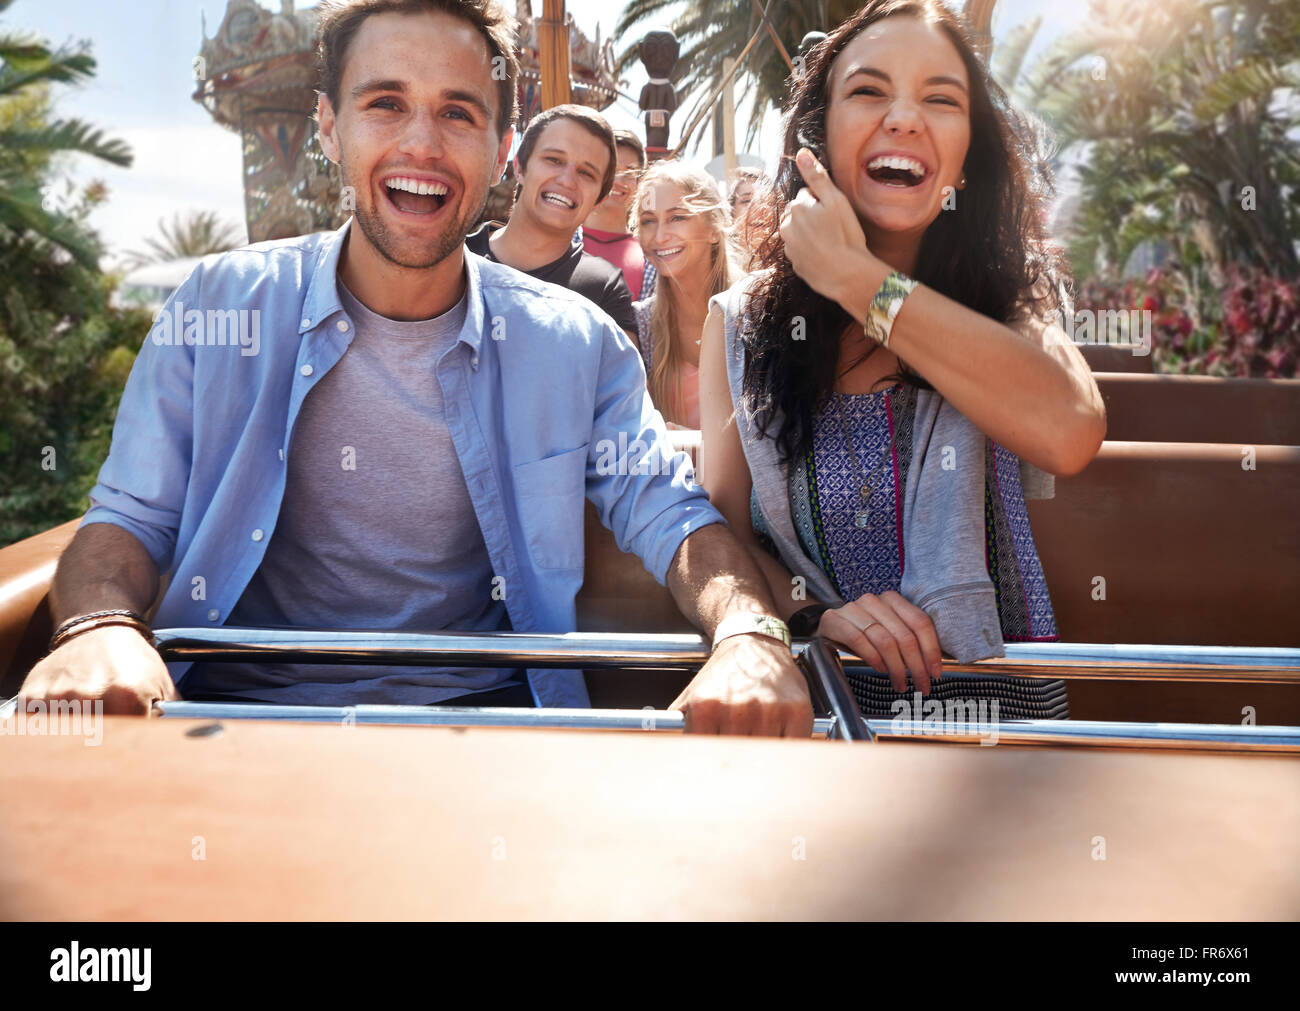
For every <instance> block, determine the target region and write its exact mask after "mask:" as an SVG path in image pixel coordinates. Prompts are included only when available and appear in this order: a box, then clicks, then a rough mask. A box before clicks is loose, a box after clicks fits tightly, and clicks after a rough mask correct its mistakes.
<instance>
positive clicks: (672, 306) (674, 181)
mask: <svg viewBox="0 0 1300 1011" xmlns="http://www.w3.org/2000/svg"><path fill="white" fill-rule="evenodd" d="M659 183H670V184H671V185H673V186H676V187H677V188H678V189H679V190H681V192H682V205H683V206H684V207H685V208H686V211H687V213H688V214H690V215H691V216H694V215H697V214H705V215H708V218H709V223H710V225H711V226H712V229H711V230H712V232H713V234H714V237H715V239H716V241H715V242H714V243H713V244H712V248H711V251H710V253H709V277H708V285H707V291H708V293H709V295H716V294H718V293H719V292H723V291H726V290H727V289H728V288H730V287H731V285H732V282H733V281H735V280H736V279H737V278H738V277H739V272H738V271H737V269H736V267H735V265H734V264H733V263H732V260H731V248H730V245H731V244H730V242H729V241H728V231H729V229H730V227H731V213H730V211H728V209H727V202H726V200H725V199H724V198H723V196H722V191H721V190H720V189H719V188H718V184H717V182H716V181H714V178H713V176H711V175H709V173H707V172H705V171H704V170H703V169H701V168H696V167H695V166H693V165H687V164H685V163H684V162H680V161H672V160H667V159H665V160H663V161H657V162H655V163H654V164H653V165H651V166H650V168H649V169H648V170H647V171H646V173H645V174H644V175H643V176H642V177H641V181H640V183H639V185H638V186H637V191H636V198H635V200H633V202H632V208H631V221H632V223H633V226H634V227H635V228H636V230H637V232H638V237H639V233H640V230H641V209H642V204H643V202H644V201H645V199H646V195H647V194H649V193H650V192H652V191H653V188H654V186H656V185H657V184H659ZM679 316H680V314H679V312H678V307H677V296H676V291H675V289H674V286H673V283H672V279H671V278H669V277H668V276H667V275H665V274H662V273H661V274H660V275H659V280H658V281H657V282H656V284H655V293H654V301H653V303H652V304H651V308H650V368H649V371H648V375H647V376H646V385H647V387H648V388H649V390H650V399H651V400H652V401H654V405H655V407H657V408H658V409H659V412H660V413H661V414H662V415H663V416H664V419H665V420H666V421H671V422H673V423H675V424H684V423H685V420H684V419H683V417H682V415H683V413H684V408H683V405H682V394H681V383H680V381H679V379H678V377H679V376H680V374H681V368H682V364H683V358H682V353H681V349H680V348H679V347H678V346H677V341H676V339H675V335H676V334H677V329H678V320H679Z"/></svg>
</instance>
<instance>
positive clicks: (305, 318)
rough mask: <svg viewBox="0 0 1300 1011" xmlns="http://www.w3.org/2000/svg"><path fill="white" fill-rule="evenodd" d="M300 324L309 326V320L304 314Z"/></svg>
mask: <svg viewBox="0 0 1300 1011" xmlns="http://www.w3.org/2000/svg"><path fill="white" fill-rule="evenodd" d="M302 325H303V326H311V320H309V319H308V318H307V317H306V316H304V317H303V318H302Z"/></svg>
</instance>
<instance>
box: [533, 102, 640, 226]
mask: <svg viewBox="0 0 1300 1011" xmlns="http://www.w3.org/2000/svg"><path fill="white" fill-rule="evenodd" d="M557 119H571V120H573V121H574V122H575V123H577V124H578V125H579V126H581V127H582V128H583V129H584V130H586V131H587V132H588V133H590V134H592V135H593V136H594V137H596V138H597V139H599V140H603V141H604V142H605V146H606V147H607V148H609V166H608V168H606V169H605V178H604V181H603V182H601V184H600V196H598V197H597V198H596V203H600V202H601V201H602V200H604V199H605V197H607V196H608V195H609V191H610V188H611V187H612V186H613V185H614V173H615V172H617V171H618V148H616V147H615V146H614V130H613V128H612V127H610V125H609V123H608V122H607V121H606V119H605V117H604V116H602V115H601V114H600V113H598V112H596V110H594V109H589V108H587V107H586V106H585V105H553V106H551V107H550V108H549V109H546V110H545V111H543V112H539V113H538V114H537V115H536V116H534V117H533V119H532V122H531V123H529V124H528V129H527V130H525V131H524V136H523V139H522V140H520V141H519V150H518V151H517V152H516V154H515V157H517V158H518V159H519V168H520V170H521V171H527V170H528V159H529V157H530V156H531V155H532V153H533V148H534V147H536V146H537V138H538V137H540V136H541V135H542V131H543V130H545V129H546V128H547V127H548V126H550V125H551V124H552V123H554V122H555V121H556V120H557Z"/></svg>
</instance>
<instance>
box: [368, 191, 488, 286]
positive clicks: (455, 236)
mask: <svg viewBox="0 0 1300 1011" xmlns="http://www.w3.org/2000/svg"><path fill="white" fill-rule="evenodd" d="M343 176H344V178H345V179H346V178H347V172H346V168H345V170H344V172H343ZM354 189H355V191H356V192H357V193H360V192H361V188H360V187H359V186H358V187H354ZM489 190H490V187H486V186H485V187H484V188H483V194H482V198H481V199H480V200H479V205H478V207H477V208H476V209H475V210H474V213H473V214H468V215H465V214H462V215H461V216H460V217H459V218H456V219H454V220H452V221H451V222H450V224H448V225H447V228H446V230H444V231H443V233H442V234H441V235H439V236H438V237H437V238H435V239H434V240H433V241H434V242H435V243H436V245H435V246H434V247H433V251H432V252H430V253H427V254H424V255H422V256H420V257H419V258H418V259H417V260H414V261H412V260H410V259H403V258H402V257H401V255H399V253H398V250H397V248H396V246H397V243H396V242H395V241H394V240H393V237H392V234H391V232H390V231H389V229H388V226H387V224H385V222H384V220H383V218H382V217H381V216H380V214H379V212H378V211H377V210H375V209H374V207H373V205H371V204H370V203H368V202H366V203H365V205H364V206H363V201H361V200H358V201H357V206H356V207H355V208H354V209H353V211H352V214H353V216H354V217H355V218H356V219H357V226H358V227H359V228H360V229H361V232H362V234H363V235H365V237H366V239H367V241H369V243H370V245H372V246H373V247H374V248H375V250H376V251H377V252H378V253H379V255H380V256H382V257H383V258H384V259H385V260H387V261H388V262H389V263H391V264H394V265H396V266H398V267H405V268H407V269H409V270H428V269H429V268H431V267H436V266H437V265H438V264H440V263H441V262H442V261H443V260H445V259H446V258H447V257H448V256H450V255H451V254H452V253H454V252H455V251H456V250H457V249H458V248H460V246H461V245H462V244H463V243H464V241H465V236H466V235H467V234H468V233H469V226H470V225H472V224H473V223H475V222H477V221H478V220H479V218H480V217H482V215H483V209H484V208H485V207H487V201H488V193H489ZM365 192H366V193H367V194H369V192H370V191H369V189H367V190H366V191H365ZM465 197H466V194H465V193H462V195H461V201H462V204H461V206H462V207H468V206H469V205H468V204H466V203H464V200H465ZM380 199H383V198H382V197H381V198H380Z"/></svg>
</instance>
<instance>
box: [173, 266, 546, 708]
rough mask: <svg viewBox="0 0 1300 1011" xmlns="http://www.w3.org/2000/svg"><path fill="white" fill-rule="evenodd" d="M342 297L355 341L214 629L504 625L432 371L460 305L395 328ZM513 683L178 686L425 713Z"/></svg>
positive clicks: (267, 667)
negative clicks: (261, 541)
mask: <svg viewBox="0 0 1300 1011" xmlns="http://www.w3.org/2000/svg"><path fill="white" fill-rule="evenodd" d="M339 295H340V298H341V299H342V303H343V309H344V311H345V312H346V313H347V316H348V317H349V319H351V321H352V324H353V326H354V327H355V331H354V335H353V338H352V344H351V346H350V347H349V348H348V350H347V352H346V353H345V354H344V355H343V357H342V358H341V359H340V360H339V362H338V364H337V365H335V366H334V368H332V369H331V370H330V371H329V373H328V374H326V375H325V376H324V377H323V378H322V379H321V380H320V382H319V383H317V385H316V386H315V387H314V388H313V389H312V391H311V393H309V394H308V396H307V398H306V400H305V401H304V402H303V406H302V411H301V413H300V414H299V416H298V420H297V422H296V424H295V426H294V432H293V441H292V443H291V445H290V450H289V453H288V459H287V460H286V466H287V467H288V474H287V484H286V487H285V493H284V500H283V503H282V504H281V506H280V516H279V520H278V521H277V523H276V527H275V531H274V532H273V533H272V535H271V539H270V542H269V543H268V545H267V548H266V555H265V556H264V558H263V559H262V564H261V565H260V566H259V568H258V570H257V572H256V573H255V574H254V576H253V579H252V581H251V582H250V583H249V585H248V587H247V588H246V589H245V591H244V593H243V596H242V597H241V598H240V600H239V603H238V604H237V605H236V607H235V609H234V611H233V612H232V613H231V615H230V617H229V619H228V620H227V622H226V624H228V625H233V626H241V625H242V626H261V627H298V628H303V627H306V628H327V629H370V630H373V629H401V630H404V631H440V630H452V629H455V630H474V631H495V630H499V629H501V628H503V627H508V622H507V619H506V610H505V603H504V601H502V600H499V599H493V598H494V594H493V592H492V591H493V581H492V576H493V573H492V567H491V562H490V560H489V557H488V552H487V546H486V544H485V543H484V541H483V534H482V532H481V531H480V530H479V525H478V520H477V518H476V516H475V514H474V507H473V504H472V502H471V500H470V497H469V491H468V489H467V488H466V485H465V478H464V475H463V474H462V472H461V468H460V461H459V459H458V458H457V455H456V448H455V446H454V445H453V443H452V439H451V434H450V433H449V432H448V430H447V425H446V422H445V421H444V418H443V394H442V389H441V387H440V385H439V382H438V377H437V363H438V359H439V358H441V357H442V355H443V354H444V353H445V352H446V351H447V350H448V349H450V348H452V347H453V346H454V345H455V344H456V342H457V339H458V338H459V336H460V331H461V327H462V326H463V325H464V322H465V313H466V307H467V302H466V299H465V298H462V299H461V300H460V302H459V303H458V304H457V305H456V306H454V307H453V308H452V309H450V310H449V311H447V312H446V313H444V314H443V315H441V316H438V317H436V318H434V319H430V320H419V321H416V322H398V321H395V320H390V319H386V318H384V317H383V316H379V315H377V314H375V313H373V312H371V311H370V310H369V309H367V308H366V307H365V306H364V305H362V304H361V303H360V302H358V301H357V299H356V298H355V297H354V296H353V295H352V294H351V292H349V291H348V290H347V289H346V288H345V287H344V286H343V282H342V281H341V280H340V281H339ZM496 596H500V595H499V594H496ZM522 680H523V677H522V673H521V672H519V671H515V670H497V669H477V670H474V669H461V670H452V669H449V668H442V667H439V668H425V667H379V666H355V665H348V666H342V665H333V664H329V665H327V664H319V665H316V664H277V663H271V664H250V663H202V664H196V665H195V666H194V667H193V668H192V669H191V670H190V671H189V672H188V673H187V675H186V677H185V679H184V681H183V683H182V691H183V693H184V694H185V695H186V696H192V695H199V694H212V693H218V694H223V695H235V696H239V697H243V698H250V699H258V700H262V701H267V702H278V703H282V704H285V705H354V704H367V703H377V704H393V705H427V704H430V703H434V702H441V701H443V700H446V699H450V698H454V697H456V696H458V695H464V694H467V693H470V692H475V691H488V690H492V689H496V688H501V687H504V686H505V685H507V684H518V683H521V682H522Z"/></svg>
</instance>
